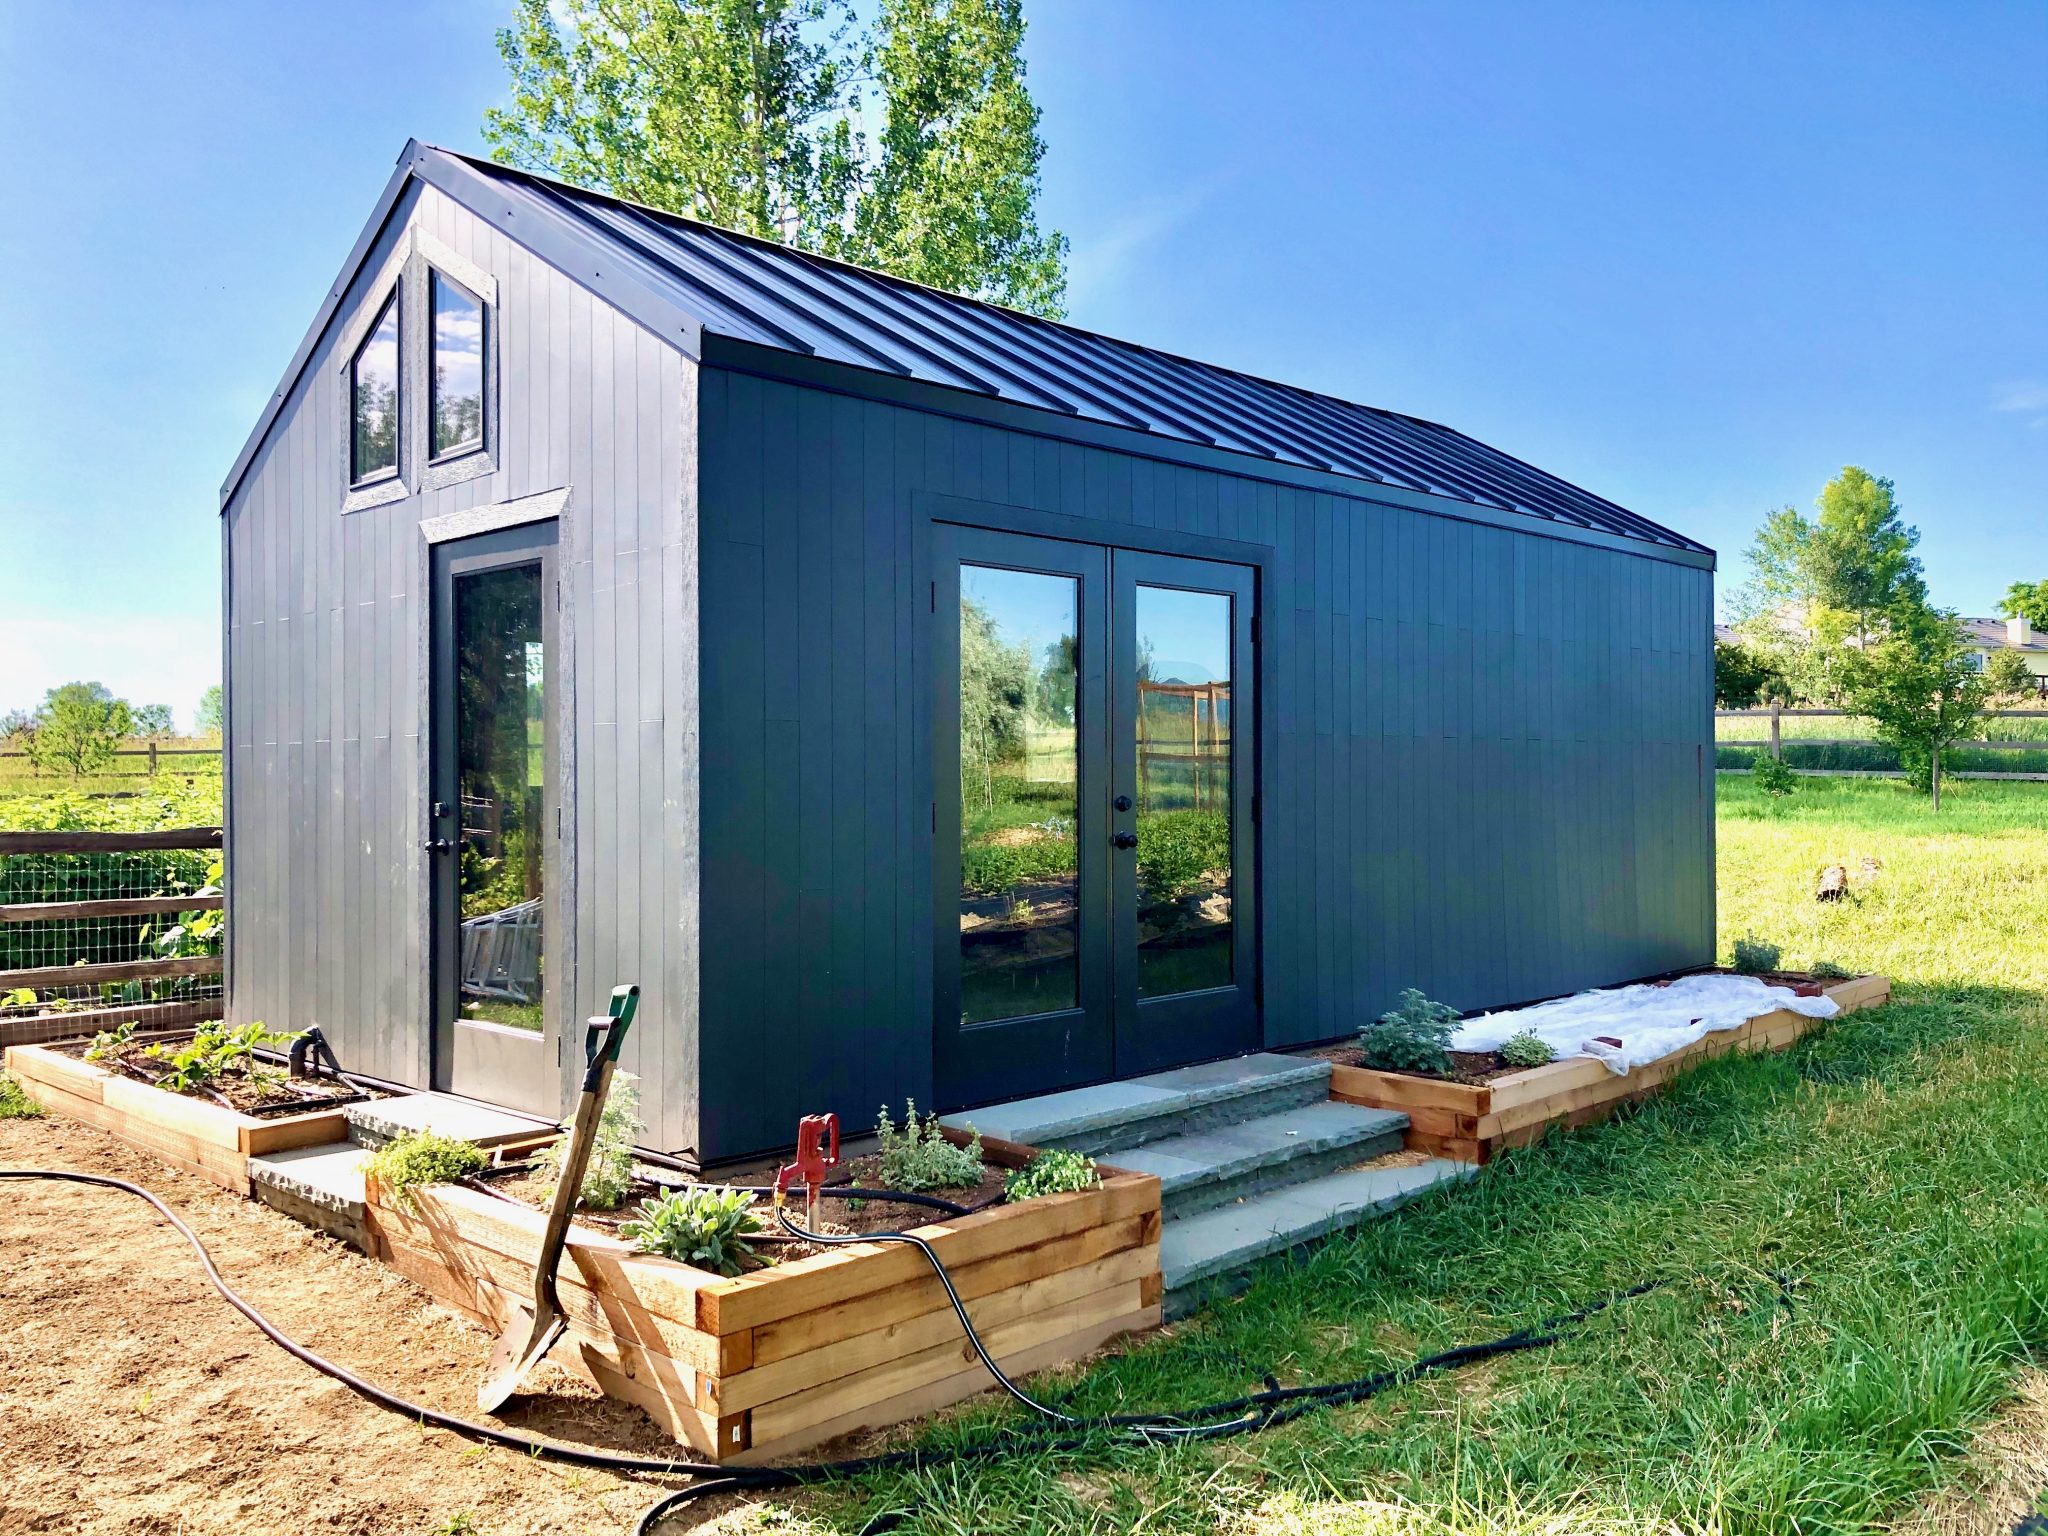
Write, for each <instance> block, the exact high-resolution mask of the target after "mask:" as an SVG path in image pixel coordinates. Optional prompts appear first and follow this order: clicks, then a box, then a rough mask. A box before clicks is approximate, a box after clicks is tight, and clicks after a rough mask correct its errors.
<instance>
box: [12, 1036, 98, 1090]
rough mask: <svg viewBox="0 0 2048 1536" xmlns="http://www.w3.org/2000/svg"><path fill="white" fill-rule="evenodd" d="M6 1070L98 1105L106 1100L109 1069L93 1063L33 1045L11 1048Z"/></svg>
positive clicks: (25, 1080)
mask: <svg viewBox="0 0 2048 1536" xmlns="http://www.w3.org/2000/svg"><path fill="white" fill-rule="evenodd" d="M7 1070H8V1071H10V1072H12V1073H13V1074H14V1075H15V1076H16V1077H18V1078H20V1079H21V1081H22V1082H24V1083H45V1084H48V1085H49V1086H50V1087H53V1088H61V1089H63V1090H64V1091H65V1092H67V1093H73V1094H76V1095H77V1096H78V1097H79V1098H81V1099H89V1100H91V1101H92V1102H93V1103H95V1104H97V1103H99V1102H100V1100H101V1098H102V1097H103V1095H102V1094H101V1092H100V1086H101V1084H103V1083H105V1082H106V1080H107V1072H106V1070H105V1069H104V1068H102V1067H98V1066H95V1065H94V1064H93V1063H92V1062H89V1061H80V1060H79V1059H78V1058H77V1057H75V1056H66V1055H65V1054H64V1053H63V1052H61V1051H52V1050H49V1049H46V1048H44V1047H41V1046H33V1045H17V1046H10V1047H9V1048H8V1051H7Z"/></svg>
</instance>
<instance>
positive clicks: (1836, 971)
mask: <svg viewBox="0 0 2048 1536" xmlns="http://www.w3.org/2000/svg"><path fill="white" fill-rule="evenodd" d="M1806 974H1807V975H1809V976H1811V977H1812V978H1813V979H1814V980H1815V981H1847V980H1848V979H1849V978H1850V977H1851V976H1854V975H1855V974H1856V973H1855V972H1854V971H1852V970H1850V969H1848V968H1847V967H1846V966H1840V965H1837V964H1835V962H1834V961H1832V960H1816V961H1814V962H1813V964H1812V965H1810V966H1808V967H1807V970H1806Z"/></svg>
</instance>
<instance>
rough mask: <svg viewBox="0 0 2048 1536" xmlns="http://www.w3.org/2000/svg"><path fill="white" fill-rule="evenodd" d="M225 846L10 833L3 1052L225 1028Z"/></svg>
mask: <svg viewBox="0 0 2048 1536" xmlns="http://www.w3.org/2000/svg"><path fill="white" fill-rule="evenodd" d="M220 841H221V833H220V828H218V827H185V828H173V829H170V830H167V831H155V832H0V1045H26V1044H31V1043H36V1042H41V1041H46V1040H61V1039H67V1038H71V1037H74V1036H80V1035H89V1034H93V1033H96V1032H98V1031H100V1030H104V1029H117V1028H120V1027H121V1026H123V1025H125V1024H129V1023H133V1024H134V1025H135V1026H136V1027H137V1028H141V1029H159V1028H168V1027H171V1026H175V1025H181V1024H188V1023H195V1022H198V1021H200V1020H202V1019H211V1018H218V1017H219V1016H220V1010H221V999H222V986H221V982H222V975H221V966H222V960H221V950H222V938H223V929H224V917H225V912H224V907H223V900H222V896H221V884H220Z"/></svg>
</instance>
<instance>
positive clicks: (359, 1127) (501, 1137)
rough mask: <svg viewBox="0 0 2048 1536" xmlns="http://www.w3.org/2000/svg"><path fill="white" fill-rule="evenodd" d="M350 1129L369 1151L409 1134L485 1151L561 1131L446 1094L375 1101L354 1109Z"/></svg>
mask: <svg viewBox="0 0 2048 1536" xmlns="http://www.w3.org/2000/svg"><path fill="white" fill-rule="evenodd" d="M348 1124H349V1136H350V1138H351V1139H352V1140H355V1141H358V1142H361V1143H363V1144H365V1145H368V1146H376V1145H380V1144H382V1143H384V1142H387V1141H390V1140H392V1139H393V1138H395V1137H398V1136H402V1135H404V1134H405V1133H406V1132H407V1131H435V1132H438V1133H439V1134H441V1135H443V1136H454V1137H458V1138H459V1139H461V1140H463V1141H473V1142H475V1143H476V1144H477V1145H478V1146H480V1147H494V1146H497V1145H499V1144H500V1143H501V1142H507V1141H518V1140H520V1139H521V1138H523V1137H527V1136H533V1135H537V1134H541V1133H545V1132H548V1131H553V1130H556V1129H558V1127H557V1126H556V1125H555V1124H554V1122H552V1121H548V1120H540V1119H536V1118H535V1117H534V1116H532V1115H522V1114H518V1113H516V1112H515V1111H513V1110H509V1109H499V1108H498V1107H496V1106H495V1105H492V1104H479V1103H478V1102H477V1101H476V1100H474V1099H458V1098H456V1097H455V1096H454V1095H453V1094H447V1093H408V1094H404V1095H401V1096H399V1097H397V1098H390V1099H372V1100H371V1101H370V1102H368V1103H367V1104H351V1105H350V1106H349V1107H348Z"/></svg>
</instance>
